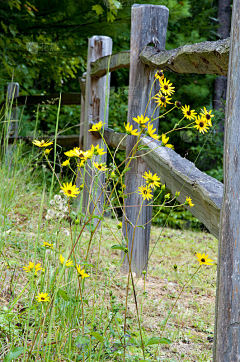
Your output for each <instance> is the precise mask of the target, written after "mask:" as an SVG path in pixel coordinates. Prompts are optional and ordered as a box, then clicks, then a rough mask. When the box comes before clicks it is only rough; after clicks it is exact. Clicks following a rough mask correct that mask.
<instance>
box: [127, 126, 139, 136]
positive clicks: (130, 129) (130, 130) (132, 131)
mask: <svg viewBox="0 0 240 362" xmlns="http://www.w3.org/2000/svg"><path fill="white" fill-rule="evenodd" d="M124 126H125V125H124ZM125 129H126V133H127V134H128V135H133V136H138V135H139V132H138V129H133V125H132V124H130V123H128V124H127V125H126V126H125Z"/></svg>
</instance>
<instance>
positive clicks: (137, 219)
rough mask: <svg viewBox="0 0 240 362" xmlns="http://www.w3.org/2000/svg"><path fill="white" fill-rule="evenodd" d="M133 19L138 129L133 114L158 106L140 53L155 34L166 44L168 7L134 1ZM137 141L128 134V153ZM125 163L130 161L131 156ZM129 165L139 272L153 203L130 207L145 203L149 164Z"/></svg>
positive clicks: (127, 229) (128, 227) (132, 84)
mask: <svg viewBox="0 0 240 362" xmlns="http://www.w3.org/2000/svg"><path fill="white" fill-rule="evenodd" d="M131 19H132V20H131V44H130V76H129V95H128V122H129V123H130V124H133V126H134V129H136V128H137V126H138V124H137V123H136V122H134V121H133V117H137V116H138V115H139V116H140V115H141V114H142V115H145V116H146V117H148V118H149V120H151V116H152V114H153V111H154V109H155V107H156V103H155V102H154V100H153V99H151V100H150V102H149V104H148V101H149V94H150V90H151V87H153V88H152V96H153V95H155V94H156V93H157V92H158V91H159V84H158V82H155V83H154V85H153V80H154V69H152V68H150V67H146V66H145V65H144V64H142V63H141V62H139V54H140V52H141V51H142V49H143V47H144V46H146V45H147V44H149V43H152V40H153V38H154V37H155V38H157V39H158V40H159V43H158V46H159V49H164V48H165V41H166V33H167V24H168V9H167V8H166V7H165V6H155V5H138V4H135V5H133V6H132V13H131ZM147 104H148V107H147ZM146 107H147V109H146ZM155 117H157V114H155ZM153 125H154V128H158V120H157V121H155V122H153ZM135 144H136V137H135V136H128V137H127V147H126V157H129V156H131V155H132V150H133V148H134V147H135ZM126 164H128V160H127V162H126ZM129 167H130V168H131V169H130V170H129V171H127V172H126V174H125V184H126V194H128V197H127V198H126V199H124V200H125V206H126V208H123V210H124V217H123V234H124V235H125V237H126V236H127V238H128V249H129V257H130V258H131V259H132V270H134V271H135V272H136V273H137V275H141V273H142V271H143V270H146V269H147V261H148V251H149V240H150V228H151V223H150V220H151V215H152V206H146V205H148V204H149V203H148V202H147V200H145V201H144V202H143V207H142V208H140V207H135V206H133V207H129V206H131V205H141V204H142V196H141V195H139V194H138V193H136V191H137V190H138V188H139V187H140V186H142V185H143V184H145V179H144V178H143V177H142V176H143V174H144V173H145V171H147V165H146V163H145V162H144V160H143V159H142V158H137V159H136V160H131V163H130V165H129ZM129 222H130V223H129ZM140 225H144V227H145V228H141V227H137V226H140ZM134 229H135V230H134ZM122 258H124V253H122ZM128 269H129V265H128V259H127V258H124V261H123V267H122V270H123V272H127V271H128Z"/></svg>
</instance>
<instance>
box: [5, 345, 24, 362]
mask: <svg viewBox="0 0 240 362" xmlns="http://www.w3.org/2000/svg"><path fill="white" fill-rule="evenodd" d="M23 351H24V347H15V348H13V349H12V351H11V352H9V353H8V354H7V355H6V356H5V358H4V361H3V362H10V361H12V360H13V359H16V358H18V357H19V356H20V355H21V354H22V353H23Z"/></svg>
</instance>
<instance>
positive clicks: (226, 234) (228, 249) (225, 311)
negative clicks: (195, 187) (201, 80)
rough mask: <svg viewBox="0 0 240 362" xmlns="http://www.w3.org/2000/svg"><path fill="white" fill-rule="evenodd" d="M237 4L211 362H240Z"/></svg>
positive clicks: (239, 57) (235, 4) (239, 48)
mask: <svg viewBox="0 0 240 362" xmlns="http://www.w3.org/2000/svg"><path fill="white" fill-rule="evenodd" d="M239 19H240V2H239V1H238V0H234V1H233V11H232V27H231V45H230V55H229V64H228V87H227V106H226V115H225V137H224V142H225V144H224V160H223V161H224V168H223V170H224V195H223V200H222V207H221V219H220V237H219V253H218V278H217V293H216V310H215V341H214V354H213V355H214V357H213V360H214V362H237V361H240V232H239V231H240V187H239V185H240V86H239V84H240V25H239Z"/></svg>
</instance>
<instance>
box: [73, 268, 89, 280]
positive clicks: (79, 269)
mask: <svg viewBox="0 0 240 362" xmlns="http://www.w3.org/2000/svg"><path fill="white" fill-rule="evenodd" d="M76 268H77V271H78V274H80V276H81V278H82V279H84V278H88V277H89V275H88V274H87V273H85V270H84V269H82V270H81V266H80V265H76Z"/></svg>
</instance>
